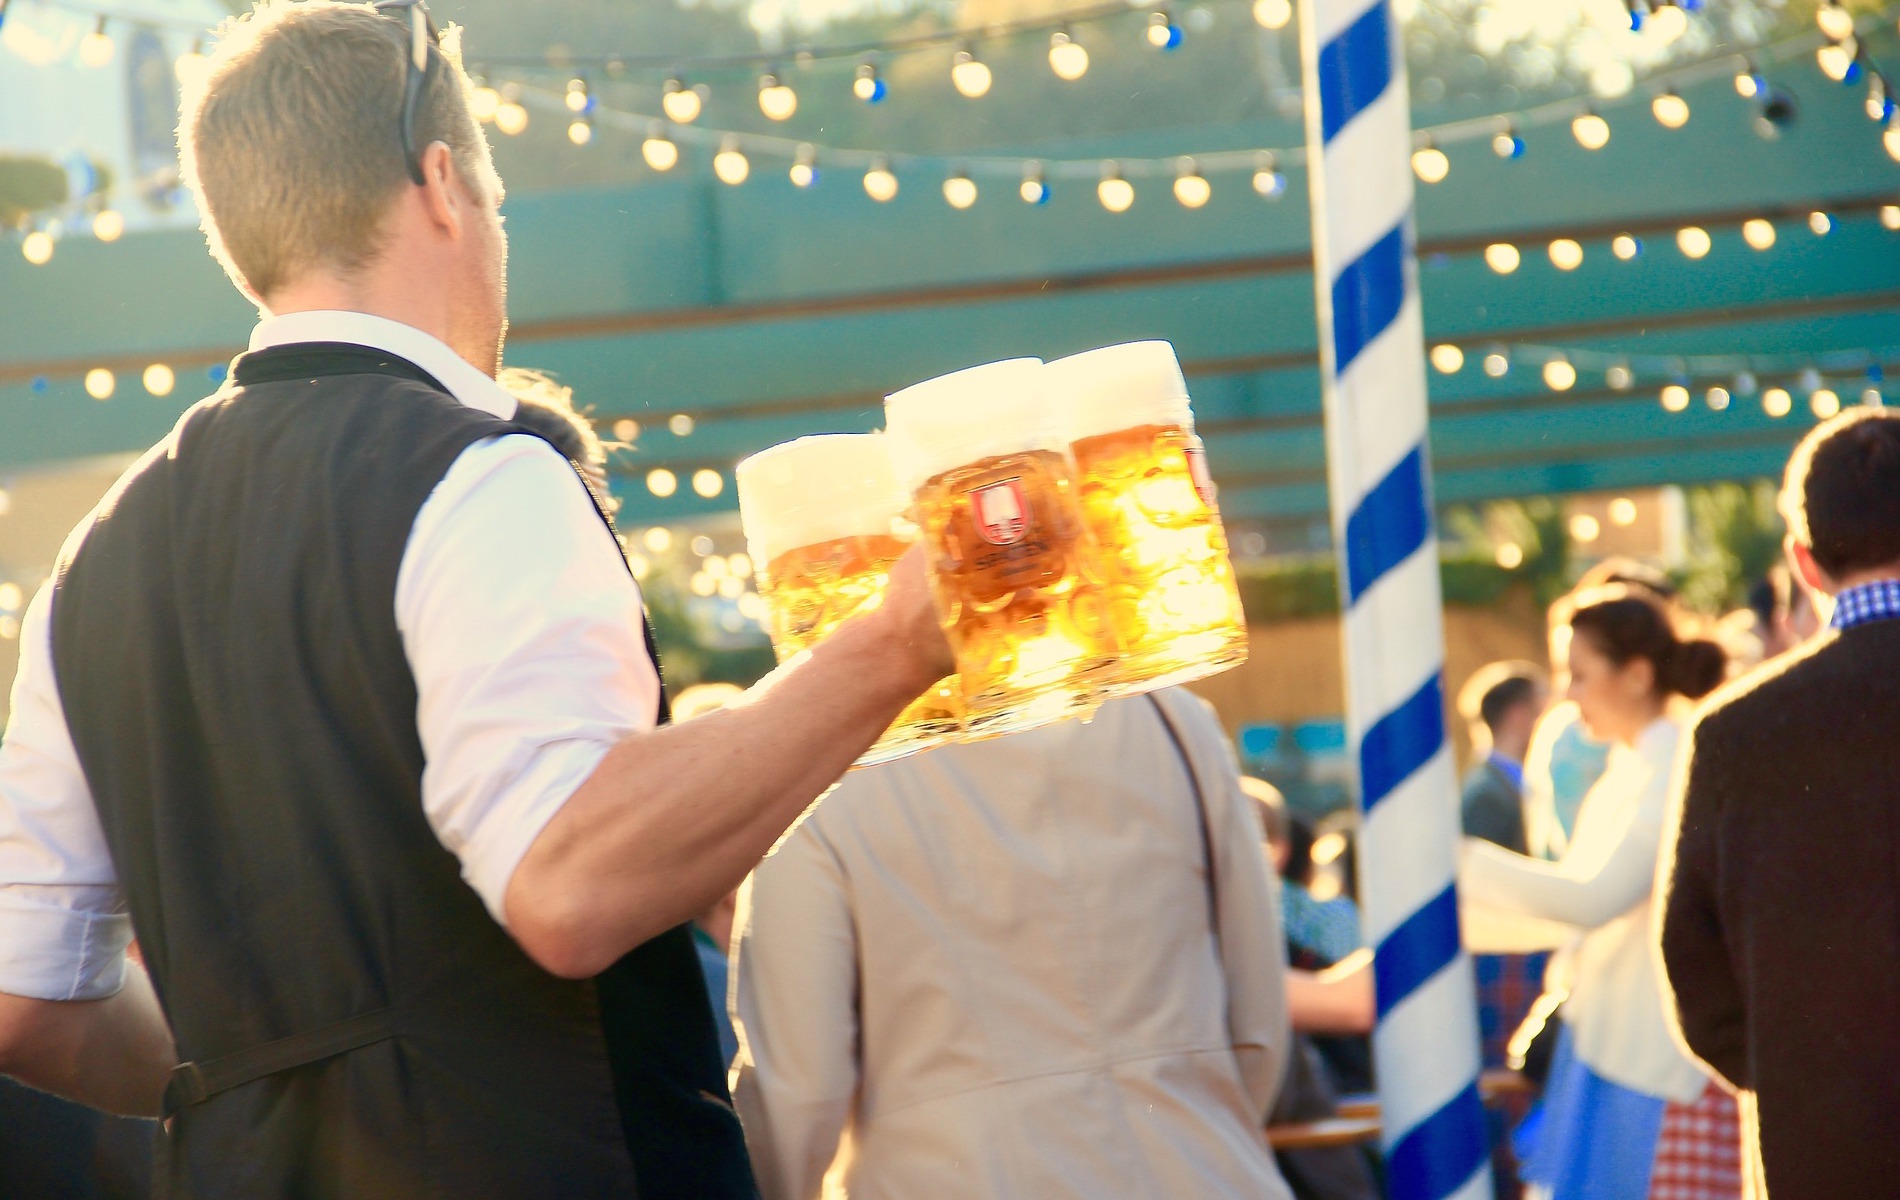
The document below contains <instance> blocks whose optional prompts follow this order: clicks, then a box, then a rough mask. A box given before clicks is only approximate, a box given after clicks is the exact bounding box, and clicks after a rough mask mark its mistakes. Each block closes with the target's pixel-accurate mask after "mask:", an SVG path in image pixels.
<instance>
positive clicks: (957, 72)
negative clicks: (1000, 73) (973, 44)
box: [950, 50, 991, 100]
mask: <svg viewBox="0 0 1900 1200" xmlns="http://www.w3.org/2000/svg"><path fill="white" fill-rule="evenodd" d="M950 82H951V84H952V85H953V86H954V87H955V88H956V89H957V91H959V92H961V93H962V94H963V95H965V96H968V97H969V98H970V99H972V100H974V99H976V98H977V97H979V96H982V95H986V94H988V92H989V90H990V82H991V79H990V69H989V67H987V66H985V65H984V64H983V63H982V61H980V60H979V59H978V58H977V56H976V55H975V53H973V52H972V51H970V50H959V51H957V53H956V57H955V58H954V59H952V60H951V64H950Z"/></svg>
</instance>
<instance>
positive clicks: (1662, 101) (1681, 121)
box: [1649, 92, 1689, 129]
mask: <svg viewBox="0 0 1900 1200" xmlns="http://www.w3.org/2000/svg"><path fill="white" fill-rule="evenodd" d="M1649 111H1650V112H1652V113H1654V114H1655V116H1656V123H1657V124H1659V125H1661V126H1662V127H1663V128H1664V129H1681V128H1682V127H1683V126H1684V125H1687V124H1688V123H1689V102H1688V101H1687V100H1684V99H1683V98H1682V97H1681V96H1678V95H1677V94H1676V93H1674V92H1663V93H1662V94H1660V95H1658V96H1657V97H1656V98H1655V99H1654V100H1651V101H1650V102H1649Z"/></svg>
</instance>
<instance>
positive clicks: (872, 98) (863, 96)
mask: <svg viewBox="0 0 1900 1200" xmlns="http://www.w3.org/2000/svg"><path fill="white" fill-rule="evenodd" d="M890 90H891V89H890V88H889V87H888V86H887V85H886V84H885V82H884V80H883V78H882V77H880V76H879V75H878V73H877V65H876V64H875V63H868V62H865V63H859V64H858V74H857V78H855V79H853V80H852V81H851V94H852V95H853V96H856V97H857V98H858V99H860V100H862V101H864V102H865V103H866V104H876V103H877V102H879V101H880V100H882V99H884V97H885V96H887V95H889V94H890Z"/></svg>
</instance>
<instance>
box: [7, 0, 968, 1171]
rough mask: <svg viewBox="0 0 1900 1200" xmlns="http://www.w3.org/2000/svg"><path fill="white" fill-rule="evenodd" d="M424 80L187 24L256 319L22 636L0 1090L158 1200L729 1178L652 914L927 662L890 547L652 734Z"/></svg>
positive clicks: (373, 60)
mask: <svg viewBox="0 0 1900 1200" xmlns="http://www.w3.org/2000/svg"><path fill="white" fill-rule="evenodd" d="M466 92H467V81H466V78H465V77H464V76H463V74H462V72H461V69H460V67H459V65H458V64H457V62H456V61H455V57H454V54H453V52H452V47H447V48H445V47H443V46H440V45H438V44H437V40H436V38H435V36H434V31H433V29H432V28H431V27H428V26H427V25H426V23H425V20H424V17H423V14H422V13H421V12H420V10H419V9H418V8H416V7H413V6H409V5H404V4H402V3H401V2H400V0H393V2H392V0H385V4H384V5H382V6H380V7H379V9H372V8H369V7H365V6H359V5H343V4H336V3H331V2H328V0H305V2H303V3H289V2H287V0H270V2H268V3H266V4H264V5H263V6H262V7H260V8H259V9H258V10H257V11H256V12H255V13H253V14H252V15H250V16H248V17H246V18H242V19H239V20H237V21H235V22H234V23H233V24H232V25H231V26H229V27H228V28H227V30H226V31H225V34H224V36H223V38H222V40H221V43H220V45H219V48H218V50H217V52H216V53H215V54H214V55H213V57H212V61H211V63H210V68H209V70H208V72H207V73H206V74H205V76H204V78H203V79H202V81H201V82H200V83H198V84H197V85H196V86H195V88H194V90H193V91H192V93H191V94H190V95H189V96H188V97H187V98H186V102H185V108H184V115H183V119H182V122H181V126H180V146H181V148H182V150H183V156H184V166H185V169H186V175H187V179H188V180H189V182H190V184H191V186H192V188H193V190H194V192H195V195H196V198H197V201H198V205H199V209H200V211H201V212H202V213H203V214H204V223H205V230H206V233H207V236H208V239H209V241H210V244H211V249H212V252H213V253H214V254H215V255H216V256H217V257H218V259H219V261H220V262H221V263H222V264H223V265H224V267H225V269H226V270H227V271H228V272H229V274H230V276H231V278H232V280H233V282H234V283H236V284H237V286H238V287H239V288H240V289H241V290H242V291H243V292H244V293H245V294H246V295H247V296H248V297H250V298H251V299H252V300H254V301H255V302H256V303H257V305H258V308H259V311H260V314H261V316H262V318H263V319H262V320H261V321H260V323H259V324H258V326H257V328H256V330H255V332H254V333H253V335H252V338H251V349H250V351H249V352H248V353H246V354H244V355H241V356H240V357H239V358H238V359H237V360H236V362H235V363H234V364H233V369H232V373H231V379H230V382H229V383H228V384H227V386H226V387H225V388H224V389H223V390H222V391H221V392H220V393H219V394H218V395H217V396H214V397H212V398H211V399H210V400H207V401H205V402H204V403H202V404H199V405H197V406H195V407H194V408H192V409H191V410H190V411H189V412H188V413H186V415H185V416H184V417H183V418H182V419H181V421H180V422H179V424H178V426H177V428H176V429H175V430H174V431H173V432H172V434H171V435H170V436H169V437H168V438H167V439H166V440H165V441H164V442H162V443H161V444H160V445H159V446H157V447H155V448H154V449H153V450H152V452H151V453H149V454H147V455H146V456H145V457H144V458H143V459H142V460H141V461H140V462H139V463H138V464H136V465H135V466H134V467H133V468H132V469H131V470H130V471H129V472H128V473H127V474H126V475H125V477H124V478H123V479H122V480H121V481H120V482H119V484H118V485H117V486H116V487H115V488H114V489H113V491H112V492H111V493H110V494H109V496H108V498H107V499H106V501H105V502H104V503H102V504H101V506H100V508H99V509H98V510H97V511H96V512H95V513H94V514H93V515H92V516H91V517H89V518H88V519H87V520H86V521H85V522H83V523H82V524H81V525H80V527H79V528H78V529H77V530H75V532H74V535H73V537H72V538H71V539H70V540H69V542H68V545H67V547H66V549H65V551H64V552H63V553H62V556H61V561H60V564H59V567H58V569H57V572H56V575H55V580H54V582H53V584H52V585H50V586H49V587H48V588H47V589H45V590H44V591H42V593H41V594H40V595H39V596H38V597H36V598H35V600H34V602H33V604H32V606H31V609H30V610H29V613H28V615H27V618H26V621H25V623H24V629H23V637H22V652H21V665H20V672H19V677H18V680H17V683H16V688H15V693H14V701H13V717H12V724H11V726H10V727H9V729H8V732H7V736H6V739H5V741H4V743H0V1071H4V1072H6V1073H8V1074H12V1075H15V1076H18V1077H19V1078H22V1079H24V1080H26V1081H27V1082H29V1083H32V1084H34V1085H36V1086H39V1087H43V1088H46V1089H48V1090H51V1091H55V1092H59V1093H61V1094H63V1095H67V1096H70V1097H73V1098H75V1099H78V1100H81V1101H84V1102H86V1103H89V1104H93V1105H96V1106H98V1107H102V1108H108V1109H112V1110H115V1111H119V1112H127V1113H145V1114H156V1113H160V1112H162V1113H163V1114H164V1115H166V1116H167V1117H168V1118H169V1120H168V1121H167V1123H166V1125H167V1133H166V1135H165V1139H164V1145H163V1147H162V1149H161V1166H160V1172H161V1176H162V1182H161V1191H162V1192H163V1193H165V1194H169V1195H171V1196H177V1197H226V1196H231V1197H238V1196H242V1197H264V1196H292V1195H294V1196H299V1197H330V1196H336V1197H344V1196H347V1197H352V1198H362V1197H372V1198H374V1197H414V1196H425V1195H426V1196H436V1195H441V1196H483V1197H529V1196H537V1197H538V1196H561V1197H593V1196H602V1197H607V1196H614V1197H623V1196H633V1195H635V1194H636V1193H637V1194H638V1195H640V1196H642V1197H644V1198H645V1200H657V1198H662V1197H672V1196H678V1197H689V1196H690V1197H694V1198H704V1197H710V1198H714V1200H719V1198H723V1197H740V1196H749V1195H750V1194H752V1191H753V1185H752V1181H751V1173H750V1169H749V1167H748V1164H747V1161H746V1158H745V1154H744V1147H743V1140H742V1138H741V1136H740V1132H739V1129H738V1126H737V1121H736V1118H735V1117H734V1116H733V1113H732V1111H731V1108H730V1104H729V1100H728V1098H727V1095H726V1091H725V1086H724V1082H723V1079H722V1078H721V1073H720V1069H719V1068H720V1063H719V1059H718V1051H717V1046H716V1042H715V1040H714V1034H713V1030H712V1023H711V1015H710V1010H709V1007H708V1002H707V998H706V994H705V991H704V985H703V983H702V982H701V979H700V974H699V968H698V965H697V962H696V959H695V956H694V952H693V947H692V942H691V939H690V935H689V934H688V933H687V931H686V929H685V923H686V921H687V920H688V918H689V917H691V916H692V914H694V913H697V912H700V911H702V910H704V909H706V908H708V907H709V906H710V905H711V904H712V903H713V902H714V901H715V900H716V899H717V898H718V897H720V896H721V895H723V894H725V893H726V892H727V891H729V890H730V889H731V888H732V887H733V886H735V885H736V884H737V883H738V881H739V880H740V878H741V877H743V876H744V874H745V873H746V871H747V870H748V869H749V868H750V867H751V866H752V865H753V863H755V862H756V861H757V860H758V859H759V857H760V856H761V855H762V854H764V852H765V851H766V849H767V848H769V847H770V846H771V844H772V843H773V841H774V840H775V839H776V838H777V837H778V836H779V834H781V833H782V832H783V831H784V829H785V828H786V827H787V826H788V825H789V824H790V823H791V822H792V821H793V820H794V819H795V818H796V816H797V815H798V814H799V813H800V812H801V811H802V810H803V809H804V808H805V807H806V806H807V805H808V804H809V803H810V802H811V801H812V799H813V798H814V797H815V796H817V795H818V794H819V792H820V791H821V790H822V789H823V788H824V787H826V786H827V785H828V784H830V783H831V782H832V781H833V780H834V779H835V778H836V777H837V776H838V775H839V774H840V773H841V772H842V771H843V770H844V769H845V767H846V766H847V765H848V764H849V763H850V762H851V760H852V759H854V758H855V757H856V756H857V755H858V753H860V752H861V751H862V750H863V749H864V748H865V747H866V746H868V745H869V744H870V743H871V741H872V740H873V739H875V738H876V737H877V735H878V734H879V732H881V731H882V730H883V729H884V727H885V726H886V725H888V724H889V723H890V721H891V720H892V719H893V718H894V717H895V716H896V715H897V713H898V712H899V711H900V710H901V709H902V708H903V707H904V705H905V704H906V703H908V702H909V700H910V699H912V698H914V697H915V696H916V695H917V694H918V693H920V692H921V691H922V690H923V689H924V688H925V687H926V686H927V685H928V684H929V683H930V682H931V681H933V680H935V679H937V678H940V677H941V676H942V675H943V674H944V673H945V672H946V671H947V670H948V669H949V668H950V666H951V664H950V662H949V655H948V648H947V646H946V645H945V644H944V642H943V640H942V636H941V633H940V632H939V631H938V628H937V625H936V621H935V618H934V614H933V613H932V611H931V608H930V604H929V600H928V596H927V593H926V589H925V587H924V585H923V580H922V568H921V565H920V563H918V562H917V561H914V560H913V561H912V562H910V563H908V564H906V565H905V567H904V568H902V569H901V570H900V572H899V579H898V580H897V582H896V584H895V585H894V587H893V590H892V593H891V595H890V598H889V600H888V601H887V602H886V603H885V604H884V606H883V607H882V608H880V609H879V610H878V612H877V613H876V614H874V615H871V616H868V617H866V618H864V619H863V620H861V621H859V622H856V623H854V624H852V625H850V626H847V627H846V628H845V629H843V630H841V631H840V632H839V634H838V635H837V636H836V637H835V638H833V639H832V640H830V641H828V642H827V643H826V644H825V646H823V647H820V648H819V649H818V650H817V651H816V652H815V653H814V654H813V656H812V658H811V660H810V661H809V662H808V663H806V664H804V665H803V666H801V667H799V668H798V669H797V670H794V671H791V672H789V673H786V674H784V675H783V676H782V677H781V678H779V679H778V680H777V681H776V684H775V686H774V687H772V688H771V689H770V690H768V691H765V692H762V693H759V694H755V695H752V696H749V697H748V698H747V703H745V704H741V705H736V706H734V707H733V708H731V709H729V710H728V711H725V712H721V713H718V714H714V715H711V716H708V717H705V718H703V719H701V720H697V721H694V722H692V723H691V724H690V725H688V726H681V727H669V728H658V726H659V725H661V724H663V723H664V719H665V701H664V698H663V695H662V692H661V688H660V682H659V676H658V672H657V669H656V665H655V663H654V661H653V659H652V656H651V653H650V651H649V649H648V648H647V646H646V644H645V643H644V642H643V639H642V637H641V630H642V628H643V618H642V612H641V605H640V596H639V592H638V589H637V588H636V587H635V585H634V583H633V580H632V579H631V577H630V575H629V574H628V572H627V569H626V564H625V563H624V561H622V559H621V558H620V556H619V554H618V552H617V547H616V546H615V544H614V541H613V539H612V537H611V536H610V534H609V531H608V526H607V524H606V523H605V521H604V520H603V519H602V518H601V516H600V514H599V513H598V512H597V511H596V510H595V508H594V506H593V505H592V504H591V503H590V500H589V497H588V493H587V491H586V489H585V488H584V487H583V486H582V484H581V482H580V479H579V478H578V476H577V475H576V474H575V472H574V471H573V470H572V468H571V467H570V466H569V464H567V463H566V462H564V461H563V460H562V458H561V457H560V456H559V455H558V454H557V453H556V452H555V451H554V450H553V449H552V448H551V447H550V446H549V445H548V444H547V443H546V442H544V441H542V440H540V439H539V438H537V437H534V436H532V435H531V434H530V433H529V432H528V431H527V430H525V429H523V428H522V427H520V426H518V425H515V424H513V423H512V422H511V418H512V416H513V414H514V412H515V402H514V400H513V399H512V398H511V397H510V396H509V395H508V394H507V393H506V392H505V391H503V390H502V389H501V388H499V387H498V386H497V385H496V384H495V382H494V379H493V376H494V374H495V372H496V370H497V367H498V365H499V359H500V353H501V342H502V336H503V330H504V328H505V325H506V320H505V303H504V296H505V285H504V280H505V274H506V272H505V260H506V241H505V238H504V236H503V233H502V227H501V219H500V215H499V213H498V205H499V203H500V200H501V185H500V181H499V180H498V179H497V178H496V176H495V172H494V169H493V167H492V165H491V163H490V161H489V154H488V148H487V145H486V143H485V141H484V139H483V136H482V134H481V131H480V128H479V126H478V125H477V124H476V122H475V121H474V120H473V119H472V117H471V116H470V113H469V109H468V104H467V96H466ZM739 746H744V747H745V748H746V751H747V757H748V759H749V760H750V761H753V762H759V763H769V764H771V770H770V771H769V772H758V773H755V774H753V775H750V776H746V775H735V774H733V772H732V770H731V764H732V761H733V751H734V750H735V749H736V748H737V747H739ZM134 931H136V933H137V935H138V939H139V942H140V945H141V947H142V949H143V951H144V960H145V966H144V967H140V966H139V965H137V964H134V963H128V962H127V960H126V955H125V947H126V943H127V940H128V938H129V936H130V935H131V934H132V933H133V932H134Z"/></svg>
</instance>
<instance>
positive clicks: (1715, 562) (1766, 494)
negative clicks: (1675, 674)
mask: <svg viewBox="0 0 1900 1200" xmlns="http://www.w3.org/2000/svg"><path fill="white" fill-rule="evenodd" d="M1686 495H1687V500H1688V506H1689V539H1688V540H1689V545H1688V558H1687V561H1686V562H1685V564H1684V566H1683V569H1682V571H1681V572H1680V575H1681V587H1682V597H1683V600H1684V602H1685V603H1687V604H1688V605H1689V607H1691V608H1694V609H1697V610H1698V611H1701V612H1706V613H1711V614H1714V613H1721V612H1726V611H1728V610H1730V609H1733V608H1736V607H1738V606H1740V605H1741V604H1742V603H1744V602H1745V601H1746V599H1747V596H1748V589H1749V586H1750V585H1751V584H1753V583H1754V582H1755V581H1756V580H1758V579H1760V578H1761V577H1762V576H1763V575H1765V574H1767V572H1768V568H1770V567H1772V566H1774V565H1775V563H1777V562H1779V561H1780V560H1781V542H1782V536H1783V534H1784V533H1785V532H1786V527H1785V526H1784V525H1783V524H1782V520H1781V514H1780V513H1778V512H1777V511H1776V510H1775V485H1774V484H1773V483H1772V482H1770V481H1768V480H1758V481H1756V482H1754V483H1751V484H1741V483H1718V484H1713V485H1710V486H1708V487H1697V488H1689V489H1688V490H1687V494H1686Z"/></svg>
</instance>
